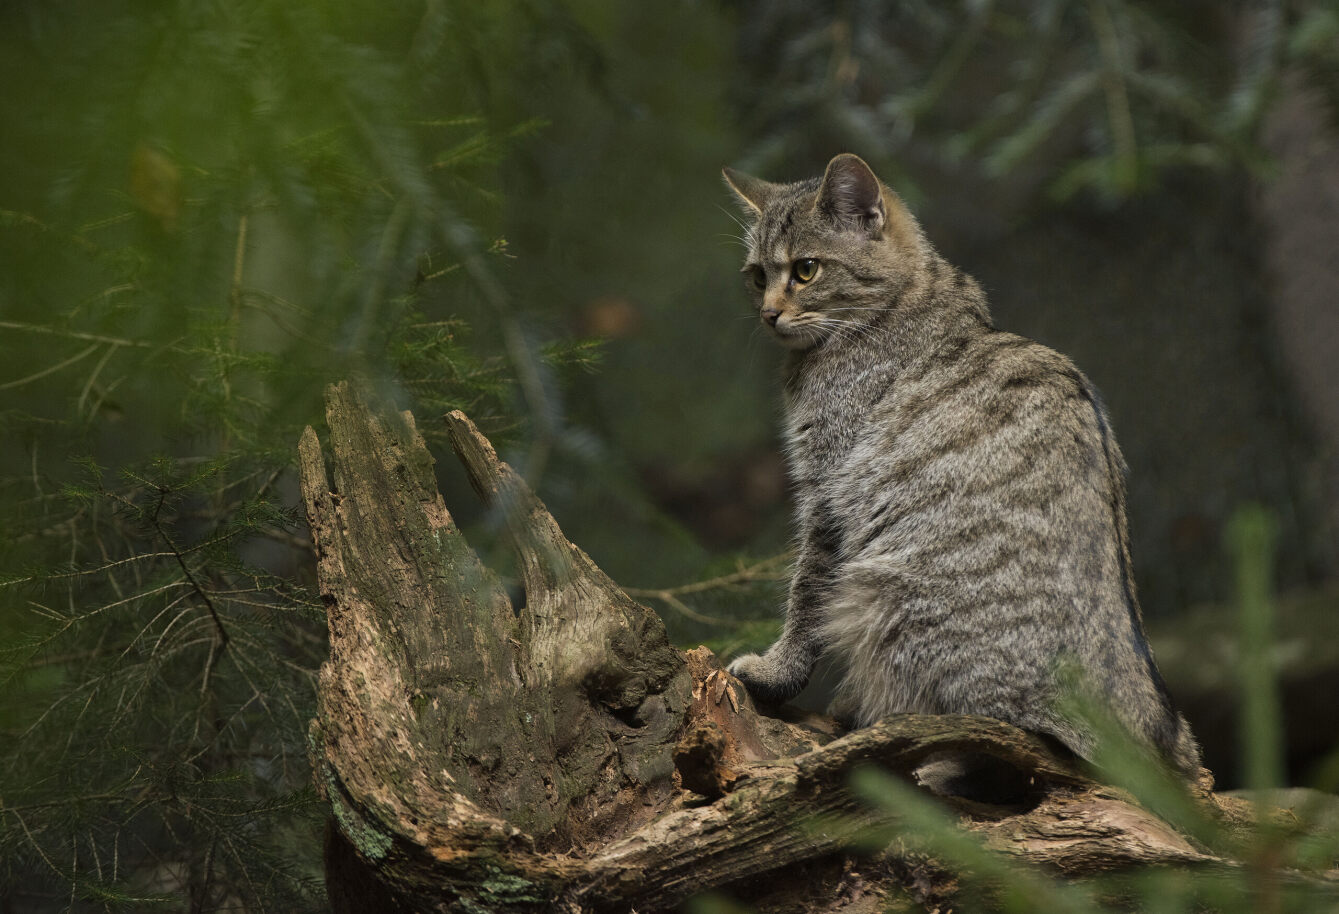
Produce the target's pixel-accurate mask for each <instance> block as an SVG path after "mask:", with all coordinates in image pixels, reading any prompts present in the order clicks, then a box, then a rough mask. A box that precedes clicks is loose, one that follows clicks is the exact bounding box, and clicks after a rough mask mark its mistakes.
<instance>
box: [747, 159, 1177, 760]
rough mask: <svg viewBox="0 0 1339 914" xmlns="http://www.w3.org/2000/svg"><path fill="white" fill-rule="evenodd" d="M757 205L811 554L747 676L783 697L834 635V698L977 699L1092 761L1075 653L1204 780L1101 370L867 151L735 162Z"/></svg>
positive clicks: (755, 233)
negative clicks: (1034, 328) (1050, 331)
mask: <svg viewBox="0 0 1339 914" xmlns="http://www.w3.org/2000/svg"><path fill="white" fill-rule="evenodd" d="M725 178H726V182H727V184H728V185H729V186H730V188H731V189H732V190H733V191H734V192H735V194H736V195H737V196H738V197H739V199H740V201H741V202H742V203H743V204H744V206H745V208H746V212H747V213H749V214H751V216H752V219H753V222H752V225H751V227H750V228H749V230H748V236H747V239H746V244H747V248H748V254H747V258H746V261H745V264H744V268H743V272H744V274H745V277H746V280H747V284H748V286H749V289H750V291H751V292H752V295H753V297H754V299H755V301H756V304H757V307H758V314H759V317H760V319H761V321H762V323H763V325H764V326H765V327H766V328H767V330H768V331H769V332H770V334H771V335H772V336H773V337H774V338H775V339H776V340H777V341H778V342H779V343H781V345H783V346H785V347H786V348H787V349H789V350H790V351H789V353H788V356H787V361H786V365H785V370H784V380H783V385H782V386H783V393H784V399H785V441H786V450H787V458H788V464H789V469H790V475H791V479H792V484H793V486H794V490H795V494H796V501H797V505H796V509H797V510H796V514H797V527H798V530H797V534H798V536H797V540H798V543H797V547H798V551H797V557H796V567H795V572H794V576H793V578H792V580H791V583H790V595H789V600H788V604H787V609H786V621H785V627H784V629H783V633H782V635H781V637H780V639H779V640H778V641H777V642H776V643H775V644H773V645H772V646H771V647H770V648H769V649H768V650H767V651H766V652H765V653H763V654H762V655H757V654H749V655H746V656H743V657H740V658H738V659H736V660H735V661H734V662H733V663H732V664H731V665H730V672H731V673H733V674H734V675H735V676H737V677H738V678H739V679H740V680H741V681H743V683H744V684H745V686H746V687H747V688H748V690H749V691H750V692H751V693H752V694H753V695H754V696H756V697H758V698H759V699H762V700H764V701H769V702H781V701H785V700H788V699H790V698H792V697H793V696H794V695H796V694H797V693H798V692H799V691H800V690H801V689H802V688H804V686H805V684H806V683H807V681H808V678H809V674H810V672H811V671H812V669H813V667H814V664H815V662H816V661H817V660H818V658H819V656H820V655H821V654H823V653H824V652H832V653H834V654H835V655H837V656H838V657H839V658H840V659H841V660H843V661H844V662H845V665H846V673H845V678H844V680H843V681H842V683H841V685H840V686H839V688H838V690H837V697H836V699H835V701H834V711H835V712H836V713H838V715H839V716H841V717H844V718H846V719H847V720H849V721H850V722H852V723H854V724H857V725H868V724H870V723H873V722H874V721H875V720H877V719H878V718H880V717H882V716H884V715H886V714H891V713H896V712H918V713H929V714H943V713H961V714H980V715H985V716H989V717H995V718H999V719H1001V720H1005V721H1008V722H1010V723H1013V724H1016V725H1018V726H1020V727H1023V728H1024V729H1027V730H1032V731H1036V732H1040V733H1044V734H1050V735H1051V736H1054V737H1055V738H1057V739H1059V741H1060V742H1061V743H1063V744H1064V745H1066V746H1068V747H1069V748H1070V749H1072V750H1073V751H1074V752H1076V753H1077V754H1078V755H1080V756H1084V757H1091V755H1092V752H1093V748H1094V737H1093V735H1092V733H1091V732H1090V731H1089V730H1088V728H1086V727H1085V726H1083V725H1082V724H1078V723H1075V722H1074V721H1073V720H1072V719H1071V718H1069V717H1067V716H1066V715H1064V714H1062V713H1061V712H1060V711H1059V710H1057V707H1056V705H1057V700H1058V699H1059V698H1061V697H1062V694H1063V691H1064V689H1063V688H1062V686H1061V684H1060V682H1059V681H1058V674H1057V671H1058V670H1059V669H1060V668H1061V667H1068V668H1071V669H1076V670H1077V671H1078V675H1079V678H1080V680H1081V681H1082V682H1083V683H1084V685H1085V687H1086V692H1087V694H1089V695H1095V696H1100V697H1101V699H1102V700H1103V701H1105V702H1106V705H1107V707H1108V709H1109V710H1110V711H1111V712H1112V713H1114V714H1115V715H1116V717H1117V719H1118V720H1119V721H1120V722H1121V723H1122V724H1123V725H1124V726H1125V727H1126V728H1127V729H1128V730H1129V731H1130V732H1131V733H1132V734H1134V736H1135V737H1136V738H1138V739H1140V740H1142V741H1143V742H1144V743H1146V744H1147V745H1148V746H1151V747H1152V748H1154V749H1155V750H1156V751H1157V752H1158V753H1160V754H1161V755H1162V756H1163V757H1164V758H1165V759H1166V760H1167V761H1169V762H1170V763H1171V764H1172V765H1173V766H1175V767H1176V768H1178V769H1180V770H1181V771H1182V772H1184V773H1185V774H1186V775H1188V776H1191V777H1193V776H1194V775H1195V774H1196V772H1197V771H1198V768H1199V751H1198V748H1197V746H1196V744H1195V741H1194V739H1193V737H1192V736H1191V734H1190V731H1189V728H1188V727H1187V726H1186V723H1185V721H1184V720H1183V719H1182V718H1181V717H1180V715H1178V714H1177V713H1176V712H1175V711H1174V710H1173V709H1172V706H1171V703H1170V700H1169V698H1168V695H1167V690H1166V688H1165V686H1164V685H1163V682H1162V677H1161V675H1160V674H1159V673H1158V669H1157V667H1156V665H1155V664H1154V661H1153V655H1152V653H1151V652H1150V650H1149V647H1148V642H1147V640H1146V638H1145V636H1144V631H1143V626H1142V623H1141V621H1140V611H1139V604H1138V601H1137V599H1136V594H1135V587H1134V581H1133V579H1132V577H1131V571H1130V549H1129V539H1128V533H1127V528H1126V520H1125V479H1124V472H1125V464H1124V460H1123V458H1122V457H1121V453H1120V451H1119V449H1118V448H1117V446H1116V442H1115V439H1114V438H1113V437H1112V431H1111V423H1110V421H1109V419H1108V418H1107V413H1106V410H1105V407H1104V406H1103V404H1102V402H1101V400H1100V399H1099V397H1098V394H1097V391H1096V390H1095V389H1094V387H1093V385H1092V383H1091V382H1090V381H1089V380H1088V379H1087V378H1086V377H1084V375H1083V374H1081V373H1080V372H1079V371H1078V369H1077V368H1075V367H1074V365H1073V364H1072V363H1071V362H1070V361H1069V360H1068V359H1066V358H1065V357H1064V356H1062V355H1060V354H1058V353H1056V352H1054V351H1052V350H1050V349H1048V348H1046V347H1045V346H1042V345H1041V344H1039V343H1036V342H1033V341H1032V340H1028V339H1025V338H1023V337H1020V336H1016V335H1014V334H1011V333H1005V332H1002V331H999V330H996V329H995V328H994V326H993V325H992V323H991V320H990V315H989V312H988V310H987V307H986V301H985V297H984V295H983V293H982V291H981V288H980V287H979V286H978V285H977V284H976V282H975V281H973V280H972V279H971V278H970V277H968V276H967V275H965V274H964V273H962V272H961V271H959V270H958V269H956V268H955V267H953V266H951V265H950V264H948V263H947V262H946V261H945V260H944V259H943V258H942V257H940V256H939V254H938V253H937V252H936V251H935V250H934V248H933V247H931V245H930V243H929V242H928V241H927V240H926V239H925V237H924V235H923V234H922V232H921V229H920V227H919V225H918V224H917V223H916V221H915V219H914V218H913V217H912V215H911V214H910V212H908V210H907V209H906V207H905V206H904V205H903V204H902V202H901V200H900V199H899V198H898V196H897V195H896V194H895V193H894V192H893V191H892V190H890V189H889V188H887V187H885V186H884V185H883V184H882V183H881V182H880V181H879V179H878V178H877V177H875V175H874V173H873V172H872V171H871V170H870V168H869V166H868V165H866V164H865V163H864V162H863V161H862V160H861V159H859V158H858V157H856V156H854V155H849V154H848V155H839V156H837V157H836V158H834V159H833V160H832V161H831V162H830V163H829V164H828V167H827V171H826V173H825V174H824V175H823V177H822V178H821V179H819V178H815V179H811V180H807V181H801V182H798V183H794V184H774V183H770V182H767V181H763V180H761V179H759V178H755V177H752V176H749V175H746V174H742V173H740V172H737V171H733V170H731V169H728V168H727V169H725Z"/></svg>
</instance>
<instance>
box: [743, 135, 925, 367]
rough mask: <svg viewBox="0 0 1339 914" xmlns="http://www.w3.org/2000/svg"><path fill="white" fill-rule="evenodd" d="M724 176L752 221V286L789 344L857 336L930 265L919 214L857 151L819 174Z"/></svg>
mask: <svg viewBox="0 0 1339 914" xmlns="http://www.w3.org/2000/svg"><path fill="white" fill-rule="evenodd" d="M724 173H725V181H726V183H727V184H728V185H729V186H730V189H731V190H733V191H734V192H735V194H736V195H737V196H738V197H739V199H740V201H741V203H743V205H744V208H745V212H746V213H747V214H749V215H750V216H751V217H752V219H753V223H752V225H751V226H750V227H749V230H748V236H747V239H746V243H747V246H748V255H747V256H746V258H745V260H744V268H743V273H744V275H745V278H746V283H747V285H748V288H749V291H750V292H751V293H752V295H753V297H754V302H755V304H756V305H757V307H758V315H759V317H760V319H761V320H762V322H763V325H764V326H766V327H767V328H768V329H769V330H770V331H771V332H772V334H773V335H774V336H775V337H776V339H777V340H778V341H779V342H781V343H782V345H784V346H787V347H789V348H791V349H808V348H810V347H812V346H815V345H817V344H819V343H820V342H823V341H824V340H826V339H828V338H830V337H834V338H842V337H851V336H854V335H856V334H857V332H858V331H857V330H856V329H855V328H857V327H860V326H864V325H865V324H868V323H869V322H870V321H871V319H872V316H873V313H874V312H876V311H882V310H885V309H887V308H889V307H891V306H892V304H893V300H894V299H895V298H896V297H897V295H898V294H899V293H900V292H901V290H902V289H904V288H905V287H906V285H907V283H908V282H909V281H910V279H911V277H912V276H914V275H915V274H916V272H917V271H919V270H921V269H922V268H923V266H924V263H925V259H926V257H927V255H928V252H929V245H928V244H927V243H926V242H925V240H924V237H923V236H922V234H921V231H920V227H919V226H918V225H917V224H916V220H915V219H914V218H912V216H911V214H910V213H909V212H908V211H907V209H906V207H904V206H903V205H902V201H901V200H900V199H899V198H898V196H897V194H895V193H893V192H892V191H891V190H889V189H888V188H887V187H885V186H884V185H883V183H882V182H881V181H879V179H878V178H877V177H875V175H874V172H873V171H871V170H870V167H869V166H868V165H866V164H865V163H864V162H863V161H862V160H861V159H860V158H859V157H858V156H854V155H851V154H849V153H846V154H843V155H839V156H837V157H836V158H834V159H833V160H832V161H831V162H829V163H828V168H827V172H826V173H825V174H824V175H823V177H822V178H812V179H810V180H808V181H799V182H797V183H795V184H773V183H771V182H769V181H764V180H762V179H761V178H755V177H753V176H752V175H746V174H743V173H742V172H738V171H735V170H733V169H730V168H727V169H725V170H724ZM844 330H845V331H847V332H844Z"/></svg>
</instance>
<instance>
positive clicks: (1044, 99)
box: [743, 0, 1339, 202]
mask: <svg viewBox="0 0 1339 914" xmlns="http://www.w3.org/2000/svg"><path fill="white" fill-rule="evenodd" d="M834 7H835V8H834V9H833V10H832V17H831V18H829V17H826V16H814V15H813V13H814V9H813V6H812V4H807V3H801V2H798V0H796V2H782V3H771V2H768V3H751V4H745V7H744V9H745V17H744V22H743V29H744V31H745V35H746V39H745V45H744V47H745V53H746V55H748V56H749V57H750V58H751V59H752V60H753V61H754V62H755V64H756V69H757V73H758V77H759V82H758V85H757V86H753V87H751V89H750V91H751V92H755V93H757V94H759V95H761V96H762V97H763V98H765V99H766V101H765V103H764V104H761V105H758V106H756V107H755V108H754V109H753V116H754V118H755V119H756V123H755V124H753V125H752V126H753V128H754V130H755V131H756V132H758V133H759V134H761V135H762V136H763V140H762V141H761V142H760V143H759V145H758V147H757V151H756V153H755V158H756V163H752V164H756V168H757V169H758V170H759V171H760V172H761V173H775V172H776V171H777V168H776V162H775V160H776V159H778V158H781V157H783V156H788V155H795V154H797V153H798V154H799V155H800V156H801V157H804V158H810V157H814V156H812V154H811V149H810V147H811V145H813V144H821V145H822V146H823V147H824V148H825V149H827V148H829V147H830V148H847V149H853V150H858V151H861V152H862V153H864V154H867V155H869V156H870V157H871V159H872V160H875V161H878V162H879V163H880V165H881V167H883V169H884V172H885V173H886V174H885V177H890V176H896V177H898V178H899V180H898V181H897V183H898V186H900V187H908V186H914V185H909V183H908V180H907V178H908V175H907V174H905V173H904V174H900V175H899V174H898V172H897V171H896V169H899V168H901V169H906V167H907V163H908V162H911V163H925V164H933V166H934V167H940V168H949V169H953V170H957V171H960V172H966V173H970V174H974V175H975V176H978V177H981V178H985V179H987V180H990V181H999V180H1000V179H1002V178H1004V177H1006V176H1009V177H1011V178H1012V179H1013V180H1015V181H1021V182H1022V183H1024V184H1025V185H1032V186H1034V187H1036V188H1037V189H1039V190H1041V191H1043V193H1044V194H1045V195H1047V196H1049V197H1051V198H1052V199H1057V200H1065V199H1068V198H1070V197H1073V196H1075V195H1076V194H1080V193H1086V194H1091V195H1092V196H1093V197H1095V198H1097V199H1101V200H1105V201H1108V202H1112V201H1119V200H1123V199H1126V198H1128V197H1130V196H1132V195H1135V194H1138V193H1140V192H1143V191H1146V190H1149V189H1152V188H1154V187H1157V186H1159V184H1160V182H1161V181H1162V180H1163V179H1164V177H1165V176H1166V175H1167V174H1168V173H1170V172H1174V171H1177V170H1184V169H1187V168H1189V169H1210V170H1215V171H1222V170H1224V169H1226V168H1229V167H1245V168H1248V169H1254V170H1259V169H1261V168H1263V167H1264V166H1265V158H1264V156H1263V154H1262V153H1261V152H1260V150H1259V149H1258V147H1257V146H1256V137H1257V134H1258V131H1259V127H1260V124H1261V120H1262V118H1263V116H1264V113H1265V111H1266V110H1267V106H1268V102H1269V100H1270V99H1271V98H1272V97H1273V95H1274V93H1275V92H1276V90H1277V88H1278V85H1279V81H1280V79H1281V75H1282V72H1283V69H1284V68H1285V67H1286V66H1294V67H1297V68H1298V69H1299V70H1301V71H1302V72H1304V73H1305V74H1306V75H1307V76H1308V77H1309V78H1311V79H1313V80H1314V81H1316V82H1317V83H1319V84H1321V85H1323V86H1324V87H1325V88H1326V90H1327V91H1328V92H1330V93H1331V97H1334V95H1333V93H1334V90H1335V88H1336V87H1339V82H1337V81H1336V80H1335V78H1334V77H1335V75H1336V68H1335V63H1336V57H1335V51H1334V48H1335V46H1336V45H1335V42H1334V41H1333V40H1332V38H1333V36H1334V34H1335V30H1336V18H1335V10H1334V8H1333V6H1332V4H1330V3H1329V2H1327V0H1310V2H1303V3H1294V4H1283V3H1268V4H1262V5H1260V6H1259V7H1258V8H1255V9H1251V10H1238V11H1235V12H1234V15H1230V16H1229V15H1219V13H1220V12H1224V11H1221V10H1219V9H1218V8H1216V7H1212V6H1210V5H1205V4H1195V3H1192V4H1185V3H1164V2H1151V3H1150V2H1142V0H1088V2H1084V3H1069V2H1064V0H1014V2H994V0H962V2H958V3H950V4H939V3H931V2H911V3H897V4H868V3H866V4H834ZM813 151H814V152H816V151H817V150H813ZM912 170H913V171H915V170H916V169H915V168H913V169H912Z"/></svg>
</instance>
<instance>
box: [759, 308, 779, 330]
mask: <svg viewBox="0 0 1339 914" xmlns="http://www.w3.org/2000/svg"><path fill="white" fill-rule="evenodd" d="M780 316H781V309H780V308H774V307H772V306H771V305H767V306H766V307H765V308H763V309H762V319H763V320H765V321H767V323H768V324H770V325H772V326H773V327H775V326H776V321H777V318H779V317H780Z"/></svg>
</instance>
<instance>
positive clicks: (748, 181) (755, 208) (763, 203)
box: [721, 168, 780, 214]
mask: <svg viewBox="0 0 1339 914" xmlns="http://www.w3.org/2000/svg"><path fill="white" fill-rule="evenodd" d="M721 174H723V175H724V176H725V183H726V184H727V185H729V187H730V189H731V190H732V191H734V192H735V196H736V197H738V198H739V201H740V202H741V203H743V204H744V206H745V207H746V208H747V209H748V210H749V211H750V212H753V213H754V214H760V213H762V211H763V210H764V209H766V208H767V202H768V201H769V200H771V199H772V198H773V197H775V196H776V192H777V191H778V190H780V185H777V184H773V183H771V182H770V181H764V180H763V179H762V178H755V177H753V175H746V174H744V173H743V172H742V171H735V170H734V169H733V168H722V169H721Z"/></svg>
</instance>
